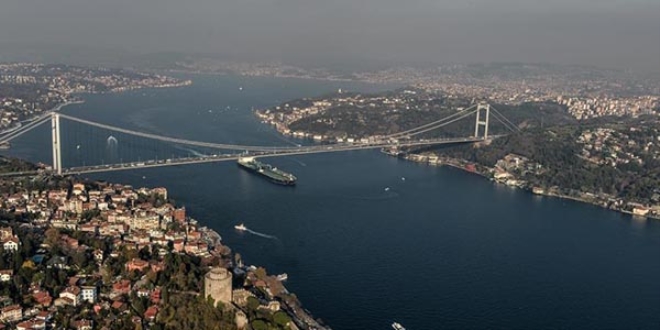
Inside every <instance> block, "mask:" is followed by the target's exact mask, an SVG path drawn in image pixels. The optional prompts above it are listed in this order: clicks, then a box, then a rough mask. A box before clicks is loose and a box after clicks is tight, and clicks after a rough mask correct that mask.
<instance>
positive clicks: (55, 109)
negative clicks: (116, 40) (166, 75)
mask: <svg viewBox="0 0 660 330" xmlns="http://www.w3.org/2000/svg"><path fill="white" fill-rule="evenodd" d="M190 85H192V80H184V81H181V82H180V83H175V84H165V85H155V86H147V87H145V86H138V87H122V88H115V89H111V90H109V91H107V92H82V93H79V94H104V93H123V92H128V91H135V90H140V89H145V88H178V87H185V86H190ZM68 96H70V95H68ZM83 103H85V100H84V99H75V97H74V98H73V99H71V100H65V101H64V102H62V103H59V104H57V105H55V106H54V107H52V108H50V109H48V110H46V111H44V112H42V113H41V114H39V115H34V116H32V117H30V118H27V119H23V120H19V121H18V122H17V124H16V125H14V126H13V127H10V128H7V129H5V130H3V131H0V135H3V134H9V133H12V132H14V131H17V130H19V129H20V128H21V127H22V126H23V123H30V122H33V121H34V120H36V119H37V118H39V117H41V116H44V115H47V114H50V113H53V112H58V111H61V110H62V109H63V108H65V107H67V106H70V105H74V104H83Z"/></svg>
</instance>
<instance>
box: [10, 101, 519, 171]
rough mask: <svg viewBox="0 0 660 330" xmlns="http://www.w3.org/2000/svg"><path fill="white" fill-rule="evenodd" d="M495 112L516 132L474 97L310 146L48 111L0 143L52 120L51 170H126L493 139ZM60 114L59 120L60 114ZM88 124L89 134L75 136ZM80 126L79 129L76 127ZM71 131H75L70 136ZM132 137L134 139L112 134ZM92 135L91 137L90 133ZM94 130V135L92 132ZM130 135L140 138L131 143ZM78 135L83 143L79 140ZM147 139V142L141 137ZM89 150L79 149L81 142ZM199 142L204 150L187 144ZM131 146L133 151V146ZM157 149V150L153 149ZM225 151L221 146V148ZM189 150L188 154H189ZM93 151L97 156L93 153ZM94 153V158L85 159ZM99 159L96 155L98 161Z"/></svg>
mask: <svg viewBox="0 0 660 330" xmlns="http://www.w3.org/2000/svg"><path fill="white" fill-rule="evenodd" d="M475 114H476V119H475V122H474V134H470V135H469V136H466V137H445V138H428V139H427V138H423V136H422V135H423V134H425V133H428V132H431V131H433V130H437V129H440V128H442V127H445V126H447V125H450V124H452V123H455V122H457V121H460V120H464V119H465V118H467V117H469V116H472V115H475ZM491 117H492V118H495V119H496V120H497V121H498V122H499V123H500V124H502V125H503V126H504V127H505V128H506V129H507V130H508V131H511V132H516V131H518V130H519V129H518V127H517V126H516V125H514V124H513V123H512V122H511V121H509V120H508V119H507V118H506V117H504V116H503V115H502V114H501V113H500V112H499V111H497V110H496V109H495V108H494V107H492V106H491V105H490V104H488V103H478V104H475V105H473V106H471V107H469V108H466V109H463V110H460V111H456V112H454V113H452V114H451V115H449V116H447V117H445V118H442V119H440V120H436V121H434V122H431V123H428V124H425V125H422V126H419V127H415V128H412V129H408V130H405V131H401V132H398V133H394V134H390V135H385V136H380V137H377V138H371V139H369V140H368V141H366V142H357V143H335V144H315V145H309V146H302V145H295V146H255V145H242V144H226V143H213V142H203V141H194V140H189V139H183V138H177V137H170V136H165V135H159V134H153V133H145V132H139V131H135V130H130V129H125V128H121V127H116V126H112V125H108V124H103V123H98V122H94V121H90V120H86V119H81V118H77V117H74V116H70V115H66V114H61V113H58V112H51V113H48V114H44V115H42V116H41V117H38V118H36V119H35V120H33V121H31V122H29V123H28V124H25V125H23V126H22V127H21V128H20V129H18V130H14V131H12V132H9V133H6V134H5V135H4V136H0V144H8V143H9V142H11V141H12V140H15V139H17V138H18V137H20V136H23V135H24V134H26V133H28V132H30V131H32V130H33V129H35V128H37V127H40V126H41V125H43V124H45V123H47V122H50V123H51V136H52V139H51V150H52V166H51V167H50V168H49V170H50V171H51V172H52V173H54V174H59V175H67V174H87V173H98V172H110V171H121V170H131V169H137V168H153V167H163V166H177V165H186V164H200V163H210V162H221V161H230V160H236V159H238V158H240V157H242V156H246V155H249V156H252V157H276V156H291V155H304V154H317V153H331V152H344V151H352V150H369V149H380V148H388V147H396V148H406V147H411V148H412V147H425V146H436V145H445V144H460V143H477V142H484V141H488V140H492V139H495V138H497V137H500V136H501V135H489V125H490V119H491ZM63 119H64V120H63ZM63 122H67V123H69V124H77V125H80V126H81V127H85V129H81V128H80V127H78V128H69V129H63V128H62V123H63ZM85 130H87V131H88V132H89V134H88V135H87V136H86V137H84V138H82V139H81V138H80V135H81V134H83V133H84V132H83V131H85ZM81 132H82V133H81ZM71 135H73V136H74V137H73V138H71ZM119 135H122V136H124V137H132V138H133V139H128V138H120V139H118V138H117V137H116V136H119ZM90 136H91V137H90ZM94 136H96V138H94ZM134 139H141V141H142V142H139V143H136V142H134V141H133V140H134ZM81 140H83V141H84V142H82V143H83V144H81V142H80V141H81ZM120 140H121V141H128V142H122V145H124V144H126V145H127V146H126V147H127V148H125V149H128V150H129V151H128V152H127V151H126V150H124V151H123V152H119V147H120V142H119V141H120ZM144 141H150V142H144ZM82 145H84V146H85V147H84V149H85V150H87V151H88V153H91V154H92V155H91V156H90V155H84V157H83V156H81V155H80V150H81V146H82ZM193 147H194V148H202V149H204V150H206V151H207V152H206V153H202V152H198V151H195V150H190V149H186V148H193ZM132 149H135V151H133V152H132V154H131V151H130V150H132ZM65 150H68V152H67V154H68V157H71V158H74V160H73V161H70V162H69V163H71V164H68V166H66V167H64V166H63V163H62V159H63V155H64V154H63V151H65ZM157 151H160V152H157ZM223 151H224V152H223ZM191 153H192V154H191ZM94 154H95V155H96V156H94ZM94 159H96V161H97V163H95V164H88V162H90V160H94ZM99 160H100V161H99ZM29 174H34V173H31V172H24V173H7V174H5V175H29Z"/></svg>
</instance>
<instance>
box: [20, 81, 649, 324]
mask: <svg viewBox="0 0 660 330" xmlns="http://www.w3.org/2000/svg"><path fill="white" fill-rule="evenodd" d="M194 79H195V84H194V85H193V86H191V87H185V88H178V89H169V90H147V91H136V92H128V93H123V94H112V95H92V96H87V97H86V99H87V103H85V104H82V105H74V106H71V107H69V108H67V109H66V110H65V113H67V114H71V115H75V116H81V117H85V118H88V119H92V120H95V121H100V122H104V123H108V124H114V125H120V126H122V127H127V128H136V129H140V130H145V131H148V132H152V133H159V134H166V135H174V136H180V137H185V138H189V139H196V140H203V141H213V142H227V143H245V144H279V145H287V144H290V142H291V141H288V140H286V139H284V138H283V137H281V136H279V135H278V134H277V133H276V132H274V131H273V130H272V128H270V127H268V126H265V125H263V124H261V123H259V122H258V121H257V120H256V119H255V118H254V116H253V115H252V113H251V109H252V108H253V107H257V108H258V107H264V106H269V105H274V104H277V103H279V102H282V101H285V100H288V99H291V98H296V97H302V96H309V95H316V94H322V93H326V92H331V91H334V90H336V89H337V88H344V89H349V90H351V89H352V90H356V89H361V90H375V89H378V88H382V86H381V87H379V86H376V87H374V86H368V85H356V84H346V83H330V82H315V81H305V80H291V79H264V78H240V77H201V76H200V77H195V78H194ZM241 86H242V87H243V90H240V89H239V87H241ZM209 110H210V111H209ZM49 134H50V132H49V131H48V128H44V129H41V130H38V131H36V132H34V133H32V134H30V135H29V136H26V137H25V138H23V139H22V140H20V141H17V142H16V143H15V144H14V148H13V149H12V150H11V152H12V153H14V154H16V155H22V156H26V157H29V158H30V159H32V160H42V161H49V160H50V159H51V156H50V154H49V149H48V148H49V146H48V141H49V139H50V135H49ZM69 134H74V133H73V132H69ZM81 134H82V133H81ZM101 138H103V139H104V140H102V141H101V142H103V141H106V140H105V139H107V138H108V137H107V136H102V137H101ZM107 143H109V144H108V148H114V147H113V146H110V144H112V143H113V142H107ZM122 143H123V142H122V139H121V138H119V141H118V146H117V147H118V148H119V149H120V150H122V148H126V146H125V144H122ZM124 143H125V141H124ZM294 143H297V141H295V142H294ZM83 147H84V146H83ZM72 148H75V147H72ZM188 149H189V150H187V151H184V152H186V153H192V152H203V151H201V150H196V149H195V148H188ZM111 151H112V150H111ZM68 152H69V154H67V155H68V156H69V159H65V163H66V162H67V161H69V162H73V161H74V160H71V159H70V158H71V157H76V156H75V155H74V156H71V155H72V154H71V150H69V151H68ZM112 152H116V151H112ZM99 153H101V152H100V151H99ZM84 155H85V154H83V155H81V156H78V157H86V156H84ZM78 161H82V159H79V160H78ZM90 161H91V160H90ZM266 161H267V162H269V163H272V164H274V165H276V166H278V167H280V168H282V169H284V170H286V171H290V172H292V173H294V174H295V175H296V176H297V177H298V186H296V187H295V188H288V187H281V186H276V185H273V184H271V183H269V182H267V181H266V180H264V179H262V178H260V177H257V176H255V175H252V174H250V173H247V172H245V171H241V170H240V169H239V168H238V167H237V166H236V164H234V163H218V164H206V165H191V166H183V167H171V168H159V169H152V170H133V171H128V172H115V173H107V174H98V175H94V178H99V179H101V178H102V179H107V180H110V181H113V182H124V183H129V184H133V185H135V186H165V187H167V188H168V189H169V192H170V196H172V197H173V198H174V199H176V201H177V203H178V204H181V205H185V206H186V207H187V209H188V210H189V213H190V214H191V215H192V216H193V217H195V218H196V219H198V220H200V221H201V222H202V223H203V224H205V225H208V226H210V227H212V228H214V229H216V230H218V232H219V233H220V234H221V235H222V238H223V240H224V242H225V243H226V244H228V245H229V246H231V247H232V248H233V249H234V251H237V252H240V253H241V254H242V256H243V259H244V260H245V261H246V262H247V263H249V264H255V265H264V266H266V267H267V268H268V270H269V271H270V272H272V273H284V272H286V273H287V274H288V275H289V280H288V282H287V287H288V288H289V289H290V290H291V291H293V292H295V293H296V294H297V295H298V296H299V297H300V299H301V301H302V302H303V303H304V305H305V307H307V308H308V309H310V310H311V311H312V312H313V313H314V315H315V316H317V317H320V318H322V319H323V320H325V321H326V322H327V323H328V324H330V325H331V326H332V327H333V328H334V329H355V330H364V329H367V330H370V329H373V330H377V329H390V324H391V323H392V322H393V321H398V322H400V323H402V324H403V325H404V326H406V327H407V328H408V329H410V330H422V329H425V330H432V329H450V328H455V329H466V328H480V329H523V328H524V329H557V328H562V329H658V328H660V222H658V221H650V220H649V221H644V220H638V219H632V218H630V217H629V216H625V215H621V214H618V213H614V212H610V211H606V210H602V209H599V208H596V207H593V206H589V205H583V204H579V203H575V202H571V201H564V200H559V199H552V198H541V197H536V196H533V195H531V194H529V193H526V192H523V191H520V190H516V189H511V188H507V187H503V186H499V185H495V184H493V183H491V182H489V181H486V180H484V179H482V178H479V177H476V176H473V175H470V174H467V173H464V172H461V171H458V170H454V169H448V168H436V167H428V166H424V165H419V164H414V163H408V162H405V161H401V160H397V159H394V158H388V157H387V156H385V155H382V154H380V153H379V152H378V151H362V152H346V153H332V154H325V155H322V154H319V155H308V156H295V157H284V158H277V159H276V158H272V159H268V160H266ZM386 188H389V189H386ZM238 223H245V225H246V226H247V227H248V228H249V229H250V230H251V231H253V232H239V231H237V230H235V229H234V228H233V226H234V225H236V224H238ZM255 233H257V234H258V235H255Z"/></svg>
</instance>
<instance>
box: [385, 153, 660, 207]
mask: <svg viewBox="0 0 660 330" xmlns="http://www.w3.org/2000/svg"><path fill="white" fill-rule="evenodd" d="M398 158H400V159H403V160H406V161H410V162H413V163H420V164H428V165H431V166H449V167H452V168H455V169H458V170H461V171H464V172H467V173H469V174H474V175H478V176H480V177H482V178H484V179H487V180H489V181H491V182H494V183H498V184H503V185H506V186H508V187H512V188H516V189H521V190H523V191H525V192H528V193H530V194H532V195H536V196H542V197H554V198H559V199H566V200H571V201H575V202H580V203H583V204H588V205H593V206H597V207H599V208H602V209H605V210H609V211H614V212H618V213H622V214H627V215H630V216H632V217H635V218H643V219H653V220H660V215H654V214H650V213H649V214H646V215H639V214H635V213H634V212H633V211H628V210H625V209H622V208H613V207H610V206H608V205H604V204H603V203H599V202H598V201H597V200H589V199H586V198H583V197H578V196H571V195H566V194H562V193H559V192H554V191H552V190H548V189H540V190H538V189H536V188H534V187H528V186H524V185H511V184H507V183H505V182H500V181H498V180H496V179H494V178H492V177H490V176H489V175H487V174H486V173H482V172H481V171H478V170H477V169H475V170H470V169H468V168H466V167H465V166H466V165H474V164H471V163H469V162H467V161H465V160H459V159H452V160H449V159H444V160H443V161H434V162H431V161H430V160H428V159H426V160H422V159H424V158H410V157H398ZM463 162H464V163H465V164H461V163H463ZM583 193H584V192H583Z"/></svg>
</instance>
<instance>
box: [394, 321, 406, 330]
mask: <svg viewBox="0 0 660 330" xmlns="http://www.w3.org/2000/svg"><path fill="white" fill-rule="evenodd" d="M392 328H393V329H394V330H406V328H404V327H403V326H402V325H401V323H398V322H394V323H392Z"/></svg>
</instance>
